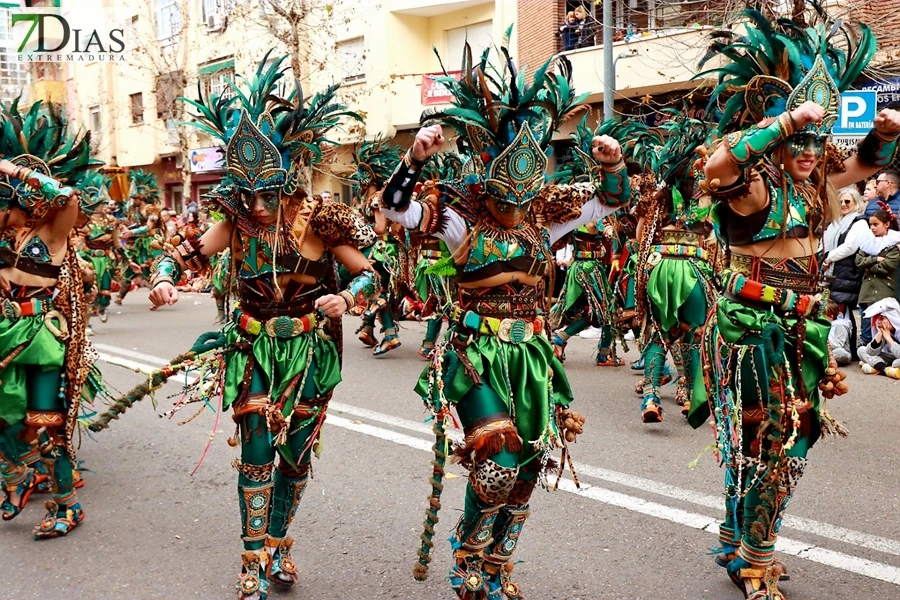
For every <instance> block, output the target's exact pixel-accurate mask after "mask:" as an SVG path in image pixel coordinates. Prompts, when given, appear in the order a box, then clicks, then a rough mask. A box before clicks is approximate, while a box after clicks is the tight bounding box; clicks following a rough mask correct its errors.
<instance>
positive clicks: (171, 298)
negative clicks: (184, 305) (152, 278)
mask: <svg viewBox="0 0 900 600" xmlns="http://www.w3.org/2000/svg"><path fill="white" fill-rule="evenodd" d="M150 302H152V303H153V306H154V308H159V307H160V306H162V305H163V304H168V305H170V306H171V305H172V304H175V303H176V302H178V290H176V289H175V286H174V285H172V284H171V283H169V282H168V281H163V282H161V283H159V284H158V285H157V286H156V287H155V288H153V291H152V292H150Z"/></svg>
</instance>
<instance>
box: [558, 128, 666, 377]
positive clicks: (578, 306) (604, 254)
mask: <svg viewBox="0 0 900 600" xmlns="http://www.w3.org/2000/svg"><path fill="white" fill-rule="evenodd" d="M587 117H588V116H587V115H585V116H584V117H583V118H582V120H581V122H580V123H579V124H578V126H577V127H576V129H575V133H573V134H572V139H573V141H574V142H575V146H574V151H573V156H572V160H571V161H569V162H567V163H565V164H563V165H562V166H561V167H560V168H558V169H557V170H556V172H555V173H554V174H553V176H552V177H551V179H552V180H553V181H555V182H558V183H562V184H569V183H576V182H585V181H590V180H591V166H592V164H593V160H592V159H591V156H590V152H591V144H592V141H591V140H593V138H594V137H597V136H603V135H608V136H611V137H613V138H616V139H622V140H628V142H627V143H626V144H625V145H624V146H623V148H622V153H623V158H625V159H626V160H628V157H629V154H630V153H631V152H632V151H633V149H634V148H635V147H638V148H641V147H642V144H641V143H639V142H643V143H646V141H647V140H645V138H647V137H648V136H649V137H652V136H650V132H649V129H648V128H647V127H646V126H645V125H644V124H643V123H637V122H630V121H622V120H621V119H610V120H607V121H603V122H601V123H600V124H599V125H598V126H597V128H596V129H594V130H591V129H590V128H589V127H588V126H587ZM620 213H621V211H619V212H617V213H616V214H614V215H610V216H608V217H606V218H605V219H603V220H602V221H598V222H596V223H587V224H586V225H582V226H581V227H579V228H578V229H576V230H575V231H573V232H572V233H570V234H569V235H568V236H567V238H566V239H567V240H568V241H569V243H571V244H572V247H573V251H572V262H571V263H570V264H569V265H568V269H567V270H566V280H565V283H564V284H563V287H562V289H561V291H560V294H559V300H558V302H557V303H556V304H555V305H554V307H553V308H552V310H551V311H550V318H549V324H550V328H551V329H553V330H554V332H553V338H552V344H553V352H554V353H555V354H556V357H557V358H559V360H560V361H561V362H565V357H566V345H567V343H568V340H569V338H571V337H572V336H574V335H577V334H578V333H580V332H581V331H583V330H585V329H587V328H588V327H590V326H593V327H597V328H600V331H601V334H600V339H599V341H598V343H597V354H596V357H595V363H596V364H597V366H612V367H618V366H622V365H623V364H624V361H623V360H622V359H621V358H619V357H618V356H617V354H616V342H617V341H621V340H622V334H621V332H620V331H619V330H618V329H617V328H615V327H614V315H615V313H616V312H617V310H618V309H617V308H616V307H617V302H616V300H617V298H620V295H617V290H616V288H617V283H618V281H617V279H618V276H619V274H621V268H620V259H621V253H622V250H623V249H624V243H625V241H626V237H625V236H624V235H623V230H622V227H621V225H620V223H619V216H620ZM562 241H563V240H560V242H559V243H562ZM623 343H624V342H623Z"/></svg>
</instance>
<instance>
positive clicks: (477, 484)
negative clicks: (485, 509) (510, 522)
mask: <svg viewBox="0 0 900 600" xmlns="http://www.w3.org/2000/svg"><path fill="white" fill-rule="evenodd" d="M518 476H519V468H518V467H513V468H507V467H501V466H500V465H498V464H497V463H495V462H494V461H492V460H490V459H487V460H485V461H484V462H482V463H480V464H479V465H477V466H476V467H475V468H474V469H473V470H472V471H471V472H470V473H469V483H471V484H472V489H473V490H474V491H475V494H476V495H477V496H478V498H479V500H481V501H482V502H484V503H485V504H487V505H489V506H498V505H500V504H505V503H506V499H507V497H508V496H509V493H510V492H511V491H512V489H513V487H514V486H515V485H516V478H518Z"/></svg>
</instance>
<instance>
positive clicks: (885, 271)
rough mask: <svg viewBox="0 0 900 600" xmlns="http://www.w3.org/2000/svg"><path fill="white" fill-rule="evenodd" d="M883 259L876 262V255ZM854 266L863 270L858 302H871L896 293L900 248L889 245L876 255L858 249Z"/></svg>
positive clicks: (894, 295) (891, 296)
mask: <svg viewBox="0 0 900 600" xmlns="http://www.w3.org/2000/svg"><path fill="white" fill-rule="evenodd" d="M879 256H883V257H884V260H883V261H882V262H878V257H879ZM856 266H857V267H859V268H860V269H862V270H863V271H864V274H863V282H862V287H861V288H860V291H859V303H860V304H872V303H873V302H878V301H879V300H881V299H883V298H894V297H896V295H897V267H898V266H900V248H897V246H889V247H888V248H885V249H884V250H882V251H881V253H879V254H877V255H869V254H866V253H865V252H864V251H862V250H860V251H859V252H858V253H857V254H856Z"/></svg>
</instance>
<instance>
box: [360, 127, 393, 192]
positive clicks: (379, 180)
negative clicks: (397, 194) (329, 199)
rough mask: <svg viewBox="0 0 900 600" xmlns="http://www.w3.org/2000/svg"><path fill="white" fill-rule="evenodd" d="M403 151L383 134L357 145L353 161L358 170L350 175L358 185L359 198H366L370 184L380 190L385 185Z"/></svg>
mask: <svg viewBox="0 0 900 600" xmlns="http://www.w3.org/2000/svg"><path fill="white" fill-rule="evenodd" d="M401 157H402V152H401V150H400V147H399V146H397V145H396V144H394V143H393V142H392V141H390V140H386V139H384V138H382V137H381V135H380V134H379V135H377V136H375V139H372V140H363V141H362V142H360V143H358V144H357V145H356V148H355V149H354V151H353V162H354V164H355V165H356V172H355V173H354V174H353V175H351V176H350V179H352V180H353V181H354V182H355V183H356V185H357V186H358V188H357V191H356V195H357V199H359V200H364V199H365V198H366V194H367V193H368V191H369V186H370V185H374V186H375V187H376V188H378V189H379V190H380V189H381V188H382V187H384V184H385V182H386V181H387V180H388V179H389V178H390V176H391V174H392V173H393V172H394V169H396V168H397V163H399V162H400V158H401Z"/></svg>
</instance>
